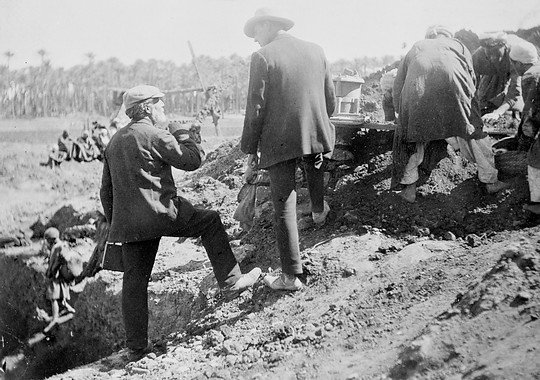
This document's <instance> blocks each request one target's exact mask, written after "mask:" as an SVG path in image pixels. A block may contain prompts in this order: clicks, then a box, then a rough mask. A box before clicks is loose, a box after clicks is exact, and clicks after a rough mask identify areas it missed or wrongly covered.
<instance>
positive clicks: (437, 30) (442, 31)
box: [425, 25, 454, 39]
mask: <svg viewBox="0 0 540 380" xmlns="http://www.w3.org/2000/svg"><path fill="white" fill-rule="evenodd" d="M439 35H442V36H445V37H448V38H453V37H454V33H452V31H451V30H450V29H449V28H447V27H446V26H443V25H432V26H430V27H429V28H427V30H426V37H425V38H426V39H433V38H436V37H437V36H439Z"/></svg>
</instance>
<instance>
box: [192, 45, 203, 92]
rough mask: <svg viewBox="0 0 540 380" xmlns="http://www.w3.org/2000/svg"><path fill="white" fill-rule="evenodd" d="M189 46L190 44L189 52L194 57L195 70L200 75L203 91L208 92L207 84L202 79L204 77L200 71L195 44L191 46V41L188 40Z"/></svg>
mask: <svg viewBox="0 0 540 380" xmlns="http://www.w3.org/2000/svg"><path fill="white" fill-rule="evenodd" d="M187 43H188V46H189V52H190V53H191V58H192V62H193V66H195V71H196V72H197V76H198V77H199V82H201V86H202V88H203V91H204V92H205V93H206V86H205V84H204V82H203V80H202V77H201V73H200V72H199V68H198V67H197V60H196V58H195V52H194V51H193V46H191V42H190V41H188V42H187Z"/></svg>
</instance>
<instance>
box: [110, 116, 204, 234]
mask: <svg viewBox="0 0 540 380" xmlns="http://www.w3.org/2000/svg"><path fill="white" fill-rule="evenodd" d="M181 133H184V132H182V131H178V132H176V133H175V135H174V136H173V135H172V134H170V133H169V132H168V131H166V130H162V129H158V128H156V127H154V126H153V125H152V123H151V122H150V120H148V119H142V120H139V121H137V122H131V123H130V124H128V125H126V126H125V127H123V128H122V129H120V130H119V131H118V132H116V133H115V134H114V136H113V137H112V138H111V141H110V142H109V144H108V145H107V148H106V149H105V158H104V162H103V163H104V165H103V176H102V181H101V191H100V196H101V203H102V205H103V211H104V214H105V218H106V219H107V222H109V223H110V230H109V238H108V241H110V242H121V243H124V242H135V241H144V240H151V239H154V238H157V237H160V236H166V235H168V234H170V233H173V232H174V231H175V230H178V229H179V228H182V227H183V226H184V227H185V226H186V223H187V221H188V220H189V219H190V218H191V216H192V215H193V212H194V209H193V206H192V205H191V203H189V202H188V201H187V200H185V199H184V198H182V197H179V196H177V195H176V186H175V183H174V178H173V176H172V170H171V166H174V167H175V168H178V169H182V170H188V171H189V170H195V169H197V168H198V167H199V166H200V165H201V157H200V155H199V150H198V148H197V145H196V144H195V142H194V141H193V140H191V139H186V140H182V139H181V138H180V137H179V136H180V134H181Z"/></svg>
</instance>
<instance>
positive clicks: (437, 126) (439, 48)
mask: <svg viewBox="0 0 540 380" xmlns="http://www.w3.org/2000/svg"><path fill="white" fill-rule="evenodd" d="M474 77H475V76H474V70H473V65H472V58H471V53H470V52H469V50H468V49H467V48H466V47H465V46H464V45H463V44H462V43H461V42H459V41H458V40H456V39H453V38H445V37H442V38H436V39H426V40H421V41H418V42H416V43H415V44H414V45H413V47H412V48H411V50H409V52H408V53H407V55H406V56H405V58H404V59H403V61H402V62H401V64H400V67H399V68H398V72H397V76H396V79H395V81H394V88H393V98H394V107H395V109H396V111H397V112H398V114H399V126H398V129H401V131H399V132H400V133H401V138H402V140H403V141H405V142H427V141H433V140H442V139H445V138H448V137H453V136H458V137H463V138H466V139H470V138H471V137H473V138H479V137H484V135H482V133H481V130H482V119H481V118H480V112H479V108H478V105H477V104H476V102H475V101H474V100H473V96H474V92H475V82H474Z"/></svg>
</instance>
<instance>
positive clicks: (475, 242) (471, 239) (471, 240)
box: [465, 234, 482, 247]
mask: <svg viewBox="0 0 540 380" xmlns="http://www.w3.org/2000/svg"><path fill="white" fill-rule="evenodd" d="M465 241H466V242H467V244H468V245H469V246H471V247H478V246H479V245H480V244H482V239H481V238H480V236H478V235H475V234H470V235H467V236H466V237H465Z"/></svg>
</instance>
